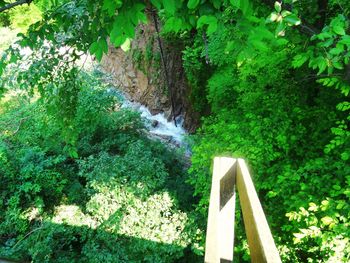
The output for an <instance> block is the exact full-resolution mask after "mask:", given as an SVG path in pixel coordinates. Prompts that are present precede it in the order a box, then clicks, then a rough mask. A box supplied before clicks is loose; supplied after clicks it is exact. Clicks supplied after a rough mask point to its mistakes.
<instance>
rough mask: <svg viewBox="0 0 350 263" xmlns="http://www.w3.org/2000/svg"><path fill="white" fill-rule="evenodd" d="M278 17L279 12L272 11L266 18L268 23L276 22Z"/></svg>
mask: <svg viewBox="0 0 350 263" xmlns="http://www.w3.org/2000/svg"><path fill="white" fill-rule="evenodd" d="M277 18H278V14H277V13H276V12H272V13H271V14H270V15H269V16H268V17H267V19H266V22H267V23H271V22H275V21H276V20H277Z"/></svg>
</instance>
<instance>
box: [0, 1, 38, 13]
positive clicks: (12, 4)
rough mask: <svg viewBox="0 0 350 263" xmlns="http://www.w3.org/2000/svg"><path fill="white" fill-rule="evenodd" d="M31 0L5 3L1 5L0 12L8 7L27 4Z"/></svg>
mask: <svg viewBox="0 0 350 263" xmlns="http://www.w3.org/2000/svg"><path fill="white" fill-rule="evenodd" d="M32 1H33V0H19V1H16V2H13V3H10V4H7V5H5V6H3V7H0V13H1V12H4V11H6V10H8V9H11V8H13V7H15V6H18V5H24V4H28V5H29V4H30V3H31V2H32Z"/></svg>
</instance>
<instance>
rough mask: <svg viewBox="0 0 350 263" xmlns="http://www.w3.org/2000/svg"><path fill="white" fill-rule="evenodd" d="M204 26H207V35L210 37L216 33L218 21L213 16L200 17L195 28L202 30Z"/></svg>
mask: <svg viewBox="0 0 350 263" xmlns="http://www.w3.org/2000/svg"><path fill="white" fill-rule="evenodd" d="M204 25H208V28H207V33H208V34H209V35H210V34H212V33H214V32H215V31H216V29H217V27H218V20H217V18H216V17H215V16H206V15H204V16H201V17H200V18H199V19H198V21H197V28H202V27H203V26H204Z"/></svg>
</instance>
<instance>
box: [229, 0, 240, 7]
mask: <svg viewBox="0 0 350 263" xmlns="http://www.w3.org/2000/svg"><path fill="white" fill-rule="evenodd" d="M240 2H241V1H240V0H230V3H231V5H232V6H234V7H237V8H239V7H240Z"/></svg>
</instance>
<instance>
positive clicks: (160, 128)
mask: <svg viewBox="0 0 350 263" xmlns="http://www.w3.org/2000/svg"><path fill="white" fill-rule="evenodd" d="M107 92H108V93H111V94H113V95H115V96H116V97H118V98H119V99H120V100H121V103H122V108H131V109H134V110H136V111H138V112H140V113H141V117H142V118H143V119H144V121H145V125H146V127H147V129H148V130H149V132H150V133H151V134H152V135H155V136H157V137H159V138H161V139H163V140H166V141H168V142H169V143H172V144H174V145H177V146H184V136H185V135H186V131H185V129H184V128H183V118H182V116H178V117H177V118H176V120H175V121H176V125H175V123H174V121H168V120H167V118H166V117H165V115H164V113H158V114H156V115H152V114H151V112H150V111H149V109H147V107H145V106H144V105H141V104H140V103H137V102H131V101H130V100H129V99H128V98H127V96H126V95H124V94H123V93H122V92H120V91H119V90H116V89H113V88H109V89H108V90H107Z"/></svg>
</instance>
